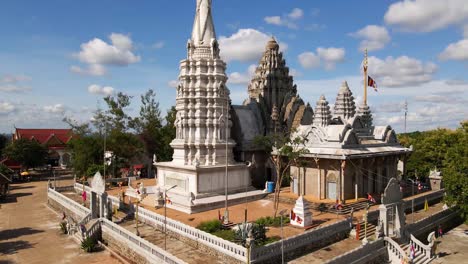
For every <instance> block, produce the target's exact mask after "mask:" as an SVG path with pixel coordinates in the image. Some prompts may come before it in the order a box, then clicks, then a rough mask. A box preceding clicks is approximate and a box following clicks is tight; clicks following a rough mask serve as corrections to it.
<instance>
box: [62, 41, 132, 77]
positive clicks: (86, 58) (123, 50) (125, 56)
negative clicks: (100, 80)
mask: <svg viewBox="0 0 468 264" xmlns="http://www.w3.org/2000/svg"><path fill="white" fill-rule="evenodd" d="M109 39H110V41H111V44H109V43H106V42H105V41H103V40H101V39H99V38H94V39H92V40H90V41H88V42H86V43H83V44H81V50H80V52H78V53H75V54H73V56H74V57H75V58H77V59H78V60H79V61H81V62H83V63H85V64H87V65H88V68H87V69H83V68H81V67H79V66H72V67H71V68H70V70H71V71H72V72H74V73H79V74H90V75H96V76H99V75H104V74H105V73H106V70H105V67H104V66H106V65H114V66H127V65H129V64H133V63H136V62H139V61H140V59H141V58H140V56H138V55H135V54H134V53H133V51H132V50H133V42H132V40H131V39H130V37H129V36H126V35H123V34H118V33H112V34H111V35H110V36H109Z"/></svg>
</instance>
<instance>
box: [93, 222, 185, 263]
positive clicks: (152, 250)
mask: <svg viewBox="0 0 468 264" xmlns="http://www.w3.org/2000/svg"><path fill="white" fill-rule="evenodd" d="M100 221H101V228H102V232H103V233H106V234H107V235H110V236H111V237H114V239H115V240H117V241H122V242H126V244H127V245H128V246H129V247H130V248H131V249H132V250H134V251H135V252H136V253H137V254H139V255H141V256H145V257H146V258H147V260H148V261H149V262H150V263H152V262H154V263H160V262H163V263H173V264H178V263H185V262H184V261H182V260H180V259H178V258H177V257H175V256H173V255H172V254H170V253H168V252H166V251H164V250H163V249H161V248H159V247H158V246H156V245H154V244H152V243H151V242H149V241H146V240H144V239H143V238H141V237H138V236H136V235H135V234H133V233H132V232H130V231H128V230H126V229H125V228H123V227H120V226H118V225H117V224H114V223H113V222H111V221H109V220H107V219H104V218H101V219H100Z"/></svg>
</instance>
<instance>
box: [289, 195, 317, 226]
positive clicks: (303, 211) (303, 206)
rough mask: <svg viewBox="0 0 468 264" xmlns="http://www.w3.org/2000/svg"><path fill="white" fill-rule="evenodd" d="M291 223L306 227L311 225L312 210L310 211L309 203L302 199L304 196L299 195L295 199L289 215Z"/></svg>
mask: <svg viewBox="0 0 468 264" xmlns="http://www.w3.org/2000/svg"><path fill="white" fill-rule="evenodd" d="M290 220H291V221H290V223H291V225H295V226H300V227H307V226H311V225H312V212H311V211H310V203H309V202H308V201H307V200H305V199H304V196H302V195H301V196H299V198H297V200H296V205H294V208H293V210H292V213H291V215H290Z"/></svg>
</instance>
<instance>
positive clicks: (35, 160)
mask: <svg viewBox="0 0 468 264" xmlns="http://www.w3.org/2000/svg"><path fill="white" fill-rule="evenodd" d="M4 151H5V155H6V156H8V157H9V158H10V159H13V160H15V161H17V162H19V163H20V164H21V165H22V166H23V167H25V168H34V167H38V166H42V165H44V164H45V162H46V157H47V149H46V148H45V147H44V146H43V145H41V144H39V143H38V142H37V141H35V140H28V139H19V140H15V141H13V142H12V143H11V144H10V145H8V146H7V147H6V148H5V150H4Z"/></svg>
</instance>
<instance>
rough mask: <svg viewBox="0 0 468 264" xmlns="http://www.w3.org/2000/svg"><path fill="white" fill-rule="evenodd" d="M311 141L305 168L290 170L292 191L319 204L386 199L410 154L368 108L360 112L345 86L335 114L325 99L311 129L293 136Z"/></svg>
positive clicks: (300, 129) (302, 129)
mask: <svg viewBox="0 0 468 264" xmlns="http://www.w3.org/2000/svg"><path fill="white" fill-rule="evenodd" d="M292 136H293V137H295V136H300V137H304V138H305V139H306V143H305V148H306V149H307V150H308V153H307V154H304V155H303V156H302V157H301V160H302V161H301V162H300V164H301V166H297V165H296V166H292V167H291V171H290V172H291V178H292V180H293V183H292V190H293V192H295V193H296V194H298V195H305V196H306V197H310V198H312V199H315V200H323V199H328V200H332V201H341V202H343V203H344V201H345V200H347V199H358V198H359V197H367V194H368V193H369V194H379V195H380V194H381V193H382V192H383V191H384V188H385V186H386V185H387V183H388V181H389V180H390V179H391V178H397V176H398V173H397V165H398V161H399V160H400V159H404V158H405V156H406V155H408V154H409V153H410V152H411V150H410V149H407V148H404V147H402V146H401V145H400V144H399V143H398V140H397V137H396V134H395V131H394V130H393V129H392V128H391V127H390V126H374V125H373V124H372V114H371V111H370V109H369V106H368V105H367V103H365V101H364V103H363V104H362V105H360V106H359V108H358V110H357V111H356V106H355V103H354V97H353V95H352V92H351V90H350V89H349V87H348V84H347V82H343V84H342V85H341V88H340V89H339V92H338V95H337V97H336V101H335V106H334V113H333V114H332V112H331V110H330V106H329V104H328V101H327V100H326V98H325V97H324V96H323V95H322V96H321V97H320V98H319V100H318V101H317V105H316V108H315V116H314V120H313V123H312V124H311V125H301V126H299V127H298V129H297V132H295V133H294V134H293V135H292Z"/></svg>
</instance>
